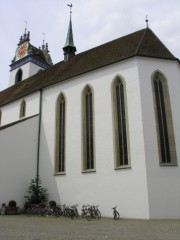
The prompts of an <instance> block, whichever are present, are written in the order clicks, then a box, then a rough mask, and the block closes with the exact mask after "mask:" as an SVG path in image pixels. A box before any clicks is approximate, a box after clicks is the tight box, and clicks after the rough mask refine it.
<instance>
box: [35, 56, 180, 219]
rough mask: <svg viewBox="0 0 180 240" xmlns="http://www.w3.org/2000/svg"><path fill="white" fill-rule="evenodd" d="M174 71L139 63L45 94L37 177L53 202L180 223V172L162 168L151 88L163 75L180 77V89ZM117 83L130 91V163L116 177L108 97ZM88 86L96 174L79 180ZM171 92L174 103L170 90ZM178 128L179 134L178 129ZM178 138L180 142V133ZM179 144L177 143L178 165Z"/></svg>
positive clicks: (118, 66) (154, 62)
mask: <svg viewBox="0 0 180 240" xmlns="http://www.w3.org/2000/svg"><path fill="white" fill-rule="evenodd" d="M169 63H170V62H169V61H161V60H150V59H144V58H140V59H138V58H136V59H132V60H128V61H124V62H123V63H122V62H121V63H117V64H114V65H113V66H112V65H111V66H108V67H106V68H103V69H99V70H96V71H93V72H91V73H88V74H84V75H82V76H80V77H78V78H75V79H71V81H67V82H65V83H61V84H57V85H56V86H53V87H50V88H48V89H45V90H44V91H43V112H42V126H41V130H42V132H41V148H40V156H41V160H40V175H41V176H42V178H43V182H45V184H46V186H47V187H48V189H49V194H50V199H55V200H56V201H57V202H59V201H60V202H61V203H67V204H75V203H78V204H79V205H80V206H81V205H82V204H86V203H89V204H96V205H100V208H101V210H102V214H103V215H104V216H111V215H112V210H111V208H112V207H113V206H114V205H118V206H119V209H120V212H121V216H122V217H133V218H179V217H180V211H177V209H179V208H180V203H179V200H178V199H180V192H179V182H180V172H179V166H174V167H172V166H169V167H162V166H159V157H158V149H157V137H156V130H155V129H156V128H155V113H154V108H153V99H152V86H151V77H152V74H153V73H154V72H155V71H156V70H159V71H161V72H162V73H163V74H164V75H165V76H166V78H167V79H168V81H169V79H172V74H169V73H170V72H176V73H177V75H173V82H172V85H173V86H174V85H176V86H177V88H179V79H178V65H177V64H176V63H170V64H169ZM117 75H119V76H120V77H121V78H122V79H123V80H124V81H125V84H126V92H127V106H128V124H129V135H130V158H131V167H130V168H127V169H120V170H114V143H113V141H114V140H113V121H112V117H113V116H112V91H111V87H112V82H113V80H114V79H115V77H116V76H117ZM170 81H171V80H170ZM86 85H90V86H91V87H92V89H93V93H94V120H95V130H94V132H95V165H96V171H95V172H91V173H83V172H82V117H81V116H82V98H81V95H82V91H83V89H84V87H85V86H86ZM169 87H170V96H171V98H173V96H174V94H173V87H172V86H171V83H170V84H169ZM60 93H63V94H64V95H65V97H66V101H67V111H66V119H67V122H66V175H63V176H61V175H60V176H54V175H53V172H54V161H55V155H54V154H55V149H54V148H55V147H54V143H55V105H56V100H57V98H58V96H59V94H60ZM174 97H175V96H174ZM175 98H176V99H174V100H172V101H173V108H174V111H173V109H172V111H173V114H174V116H176V114H178V116H179V113H178V111H176V110H175V109H176V108H177V106H178V101H179V99H177V97H175ZM52 106H54V107H52ZM174 118H175V119H176V117H174ZM176 121H177V120H176ZM177 122H178V121H177ZM175 127H177V128H178V126H177V124H176V125H175V126H174V128H175ZM152 129H153V130H152ZM175 132H176V131H175ZM176 138H177V139H179V140H180V135H178V132H176ZM179 140H176V144H177V146H176V150H177V159H178V165H179V164H180V163H179V154H180V153H179V152H178V151H179V150H178V145H179ZM49 160H50V161H49ZM164 178H165V179H166V180H165V179H164ZM172 185H173V190H172Z"/></svg>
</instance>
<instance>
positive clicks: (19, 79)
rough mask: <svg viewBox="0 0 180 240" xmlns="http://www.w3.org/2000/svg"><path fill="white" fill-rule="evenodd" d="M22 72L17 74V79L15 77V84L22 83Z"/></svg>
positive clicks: (19, 71)
mask: <svg viewBox="0 0 180 240" xmlns="http://www.w3.org/2000/svg"><path fill="white" fill-rule="evenodd" d="M22 74H23V72H22V70H21V69H18V71H17V73H16V77H15V83H18V82H21V81H22Z"/></svg>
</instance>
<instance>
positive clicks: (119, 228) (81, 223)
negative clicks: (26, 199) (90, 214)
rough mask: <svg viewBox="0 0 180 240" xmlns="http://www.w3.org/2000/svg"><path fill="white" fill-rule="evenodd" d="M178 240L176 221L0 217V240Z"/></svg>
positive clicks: (177, 222) (179, 226)
mask: <svg viewBox="0 0 180 240" xmlns="http://www.w3.org/2000/svg"><path fill="white" fill-rule="evenodd" d="M87 239H88V240H180V220H129V219H121V220H117V221H115V220H113V219H108V218H102V219H101V220H99V221H98V220H91V221H87V220H86V219H73V220H71V219H67V218H64V217H60V218H55V217H38V216H25V215H17V216H0V240H87Z"/></svg>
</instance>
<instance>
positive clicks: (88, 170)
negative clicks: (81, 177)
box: [81, 169, 96, 173]
mask: <svg viewBox="0 0 180 240" xmlns="http://www.w3.org/2000/svg"><path fill="white" fill-rule="evenodd" d="M95 172H96V170H95V169H87V170H83V171H82V172H81V173H95Z"/></svg>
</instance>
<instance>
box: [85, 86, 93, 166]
mask: <svg viewBox="0 0 180 240" xmlns="http://www.w3.org/2000/svg"><path fill="white" fill-rule="evenodd" d="M93 112H94V111H93V93H92V90H91V88H90V87H89V86H87V87H86V88H85V89H84V91H83V94H82V118H83V119H82V121H83V171H87V170H92V169H95V159H94V113H93Z"/></svg>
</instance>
